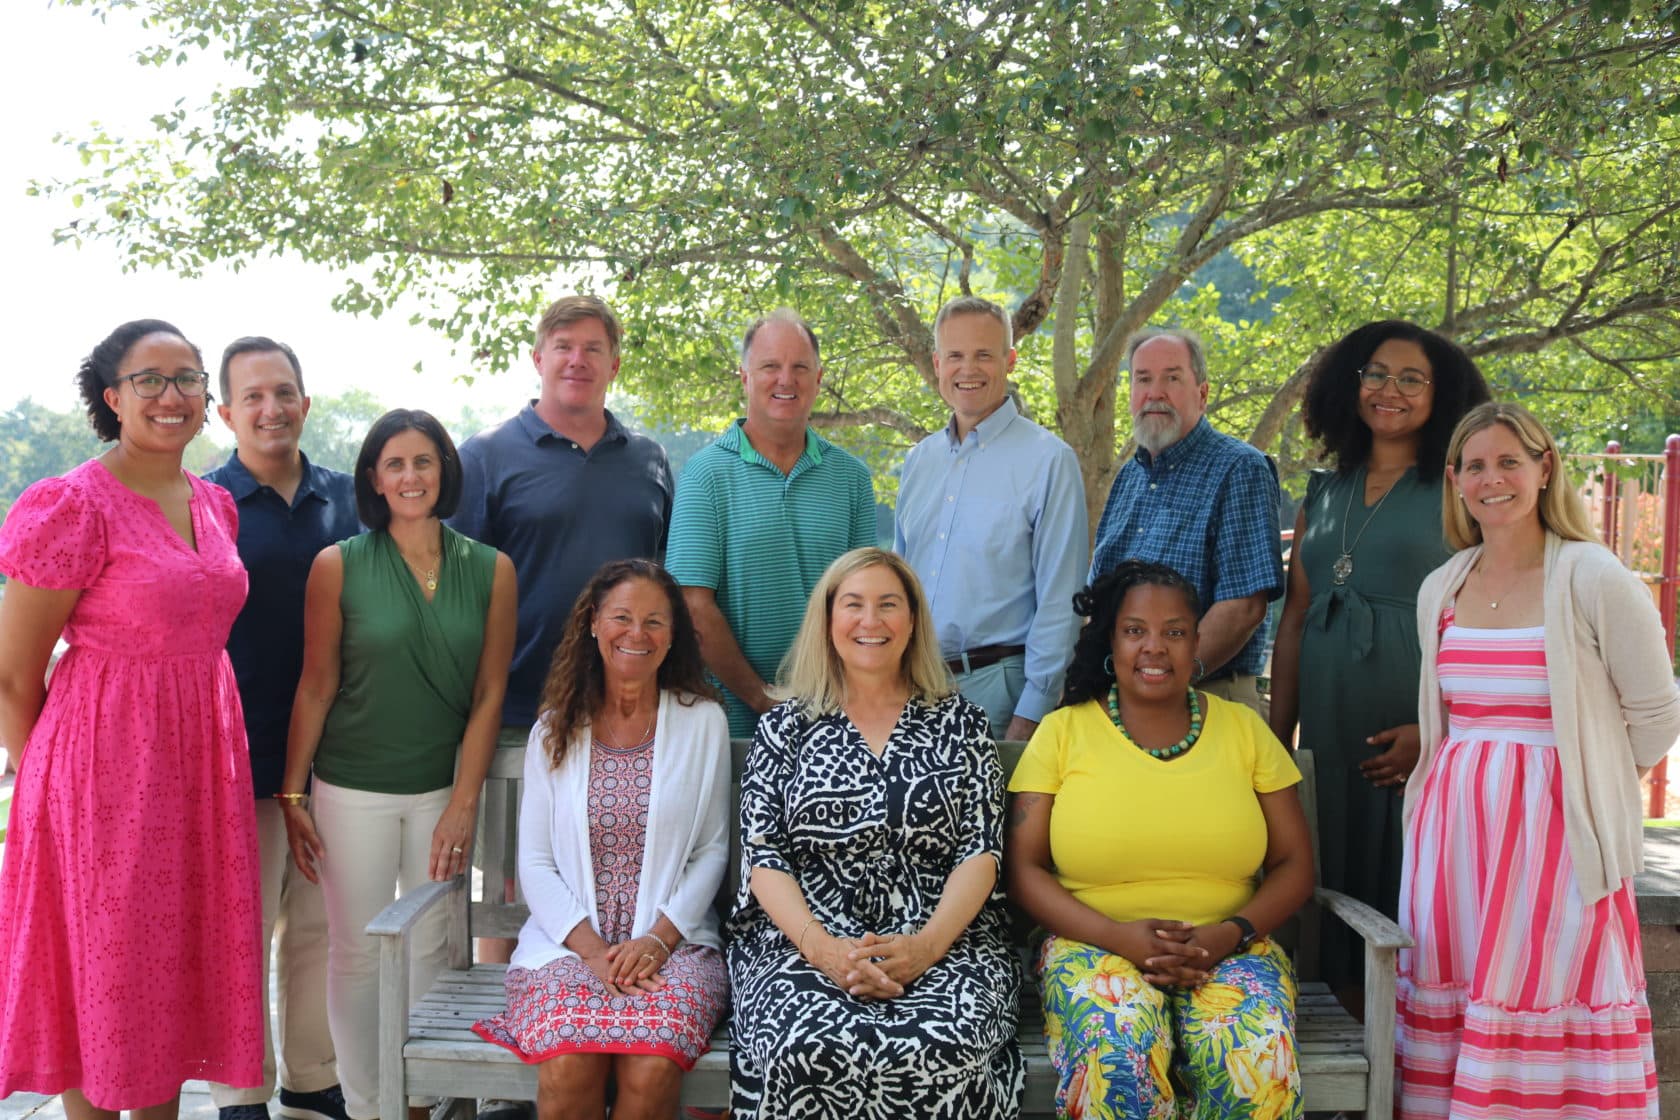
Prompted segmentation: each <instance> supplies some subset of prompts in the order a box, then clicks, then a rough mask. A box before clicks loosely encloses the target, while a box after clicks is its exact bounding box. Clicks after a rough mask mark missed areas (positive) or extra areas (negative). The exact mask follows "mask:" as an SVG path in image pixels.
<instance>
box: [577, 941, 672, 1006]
mask: <svg viewBox="0 0 1680 1120" xmlns="http://www.w3.org/2000/svg"><path fill="white" fill-rule="evenodd" d="M578 956H579V957H581V958H582V960H583V963H584V964H586V965H588V966H589V971H591V972H593V973H594V974H595V979H597V980H599V981H600V982H601V986H602V987H604V988H606V989H607V994H608V995H614V996H624V995H629V994H630V993H632V992H635V991H643V992H657V991H658V990H659V989H661V988H663V987H664V986H665V977H664V976H662V975H660V971H661V970H662V969H663V968H664V967H665V962H666V961H667V960H668V959H670V953H669V952H668V951H667V950H666V948H665V943H664V942H663V941H661V940H659V938H657V937H655V936H654V935H653V934H651V933H644V934H642V936H640V937H632V938H630V940H628V941H620V942H618V943H617V944H616V945H608V944H606V943H605V942H602V943H601V946H600V948H598V949H595V950H594V951H592V952H585V953H579V954H578Z"/></svg>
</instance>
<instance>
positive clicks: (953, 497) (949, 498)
mask: <svg viewBox="0 0 1680 1120" xmlns="http://www.w3.org/2000/svg"><path fill="white" fill-rule="evenodd" d="M945 500H946V501H947V502H954V501H956V500H957V496H956V495H955V494H947V495H945Z"/></svg>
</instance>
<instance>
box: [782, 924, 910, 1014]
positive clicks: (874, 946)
mask: <svg viewBox="0 0 1680 1120" xmlns="http://www.w3.org/2000/svg"><path fill="white" fill-rule="evenodd" d="M808 940H809V941H810V942H811V945H810V950H811V952H810V956H809V957H808V958H807V959H808V960H810V962H811V963H812V964H814V965H816V966H817V967H818V968H819V969H821V970H822V972H823V974H824V975H825V976H827V977H828V978H829V979H830V980H832V981H834V982H835V983H836V984H838V985H839V986H840V987H841V988H843V989H845V991H847V992H848V993H850V994H851V995H853V996H855V997H857V998H858V999H897V998H898V997H899V996H901V995H903V994H904V992H905V990H906V989H907V988H908V987H909V986H910V984H911V983H912V982H913V981H914V980H915V979H916V978H917V977H918V976H920V975H921V974H922V973H924V972H926V971H927V970H928V969H929V968H930V967H931V966H932V965H933V963H934V962H935V961H936V960H938V959H939V957H940V956H942V955H943V954H940V953H938V952H936V951H935V950H934V947H933V945H932V944H930V943H929V940H928V938H927V937H926V936H925V935H924V934H921V933H889V934H885V935H882V934H878V933H865V934H864V935H863V936H862V937H858V938H844V937H835V936H833V935H831V934H830V933H829V932H828V931H827V930H822V931H820V932H819V931H816V930H813V931H812V932H811V935H810V937H809V938H808Z"/></svg>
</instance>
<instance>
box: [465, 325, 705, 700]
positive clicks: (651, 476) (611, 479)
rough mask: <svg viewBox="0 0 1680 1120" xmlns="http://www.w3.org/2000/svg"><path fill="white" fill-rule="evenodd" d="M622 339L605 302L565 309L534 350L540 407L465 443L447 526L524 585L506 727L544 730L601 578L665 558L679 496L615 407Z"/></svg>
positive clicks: (654, 449) (661, 457)
mask: <svg viewBox="0 0 1680 1120" xmlns="http://www.w3.org/2000/svg"><path fill="white" fill-rule="evenodd" d="M620 338H621V332H620V328H619V323H618V317H617V316H616V315H614V314H613V312H612V309H611V308H610V307H608V306H607V304H606V302H605V301H604V300H601V299H599V298H597V297H595V296H580V295H574V296H566V297H565V298H563V299H561V300H558V301H557V302H555V303H554V304H553V306H551V307H550V308H549V309H548V310H547V311H546V312H544V313H543V317H542V319H541V320H540V321H539V322H538V323H537V332H536V345H535V348H534V349H532V351H531V363H532V365H534V366H536V369H537V376H538V378H539V379H540V382H541V386H540V389H539V395H538V397H537V399H536V400H534V401H531V402H530V403H528V404H527V405H526V406H525V407H524V408H522V409H520V410H519V413H518V414H517V415H515V416H513V417H510V418H509V419H507V420H504V421H502V422H501V423H500V424H497V425H496V426H495V427H493V428H487V429H485V430H484V431H482V432H480V433H478V434H477V435H475V436H473V437H472V438H471V439H469V440H467V441H466V442H465V443H463V444H461V468H462V472H463V476H464V477H463V479H462V488H461V504H460V506H459V507H458V509H457V511H456V513H455V516H454V517H452V518H450V520H449V524H450V525H451V526H452V527H453V528H455V529H456V530H457V531H459V532H462V533H465V534H466V535H467V536H469V537H472V538H474V539H475V540H480V541H483V542H484V543H485V544H488V545H494V546H495V547H496V548H499V549H501V550H502V551H503V552H505V553H507V555H508V558H509V559H510V560H512V561H513V568H514V571H515V573H517V574H518V576H519V636H518V639H517V641H516V644H515V646H514V653H513V666H512V668H510V669H509V670H508V686H507V699H506V701H505V702H504V703H503V705H502V723H503V724H504V725H505V726H509V727H520V728H523V729H527V730H528V729H529V728H530V726H531V724H532V723H534V722H536V718H537V700H538V698H539V697H540V696H541V695H542V686H543V681H544V679H545V678H546V677H547V676H548V663H549V662H550V661H551V660H553V658H554V647H555V646H557V645H559V644H560V636H561V634H562V633H563V632H564V631H565V629H566V619H567V618H569V617H570V616H571V612H572V603H573V601H574V600H575V599H576V598H577V596H578V592H579V591H581V590H582V589H583V585H584V584H585V583H587V582H588V581H589V577H590V576H592V575H594V574H595V571H596V569H598V568H599V567H600V566H601V565H602V564H605V563H606V562H607V561H609V560H623V559H628V558H643V559H650V560H657V559H659V558H660V556H661V555H662V554H663V553H664V551H665V528H666V525H667V524H668V523H669V521H670V519H671V495H672V492H673V490H674V487H673V486H672V483H671V467H670V464H669V463H668V462H667V461H666V459H665V449H664V448H663V447H660V446H659V444H657V443H655V442H654V441H653V440H651V439H649V438H648V437H647V436H644V435H640V434H638V433H636V432H632V431H630V430H629V429H628V428H626V427H625V426H624V425H623V424H622V423H620V422H619V419H618V417H616V416H614V415H613V414H612V413H611V412H609V411H608V410H607V389H608V387H609V386H611V385H612V383H613V379H614V378H616V377H617V376H618V362H619V355H618V349H619V341H620Z"/></svg>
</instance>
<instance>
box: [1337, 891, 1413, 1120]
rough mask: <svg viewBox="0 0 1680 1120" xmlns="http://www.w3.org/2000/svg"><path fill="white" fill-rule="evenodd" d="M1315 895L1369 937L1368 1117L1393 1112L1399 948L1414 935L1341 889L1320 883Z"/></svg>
mask: <svg viewBox="0 0 1680 1120" xmlns="http://www.w3.org/2000/svg"><path fill="white" fill-rule="evenodd" d="M1313 901H1314V902H1316V903H1318V905H1319V906H1321V907H1323V908H1324V909H1326V910H1328V911H1330V913H1332V914H1334V915H1335V916H1336V917H1337V918H1339V919H1341V921H1342V922H1343V923H1345V924H1346V925H1347V927H1348V928H1349V929H1351V930H1353V932H1355V933H1357V934H1358V935H1359V936H1360V937H1361V938H1363V939H1364V941H1365V1057H1366V1059H1367V1060H1368V1061H1369V1062H1370V1064H1371V1065H1370V1072H1369V1074H1368V1075H1367V1076H1366V1079H1365V1120H1389V1118H1390V1117H1392V1116H1393V1115H1394V1011H1395V989H1396V980H1397V976H1396V971H1397V969H1396V964H1397V960H1396V958H1397V956H1398V953H1399V950H1401V949H1409V948H1411V947H1412V944H1413V942H1412V939H1411V938H1410V937H1409V936H1407V934H1406V931H1404V930H1402V929H1401V928H1400V927H1399V926H1398V925H1397V924H1396V923H1395V922H1394V921H1393V920H1391V919H1390V918H1388V917H1387V916H1386V915H1384V914H1382V913H1381V912H1379V911H1377V910H1374V909H1372V908H1371V907H1369V906H1367V905H1365V904H1364V903H1363V902H1360V901H1359V900H1358V899H1355V898H1349V897H1348V896H1347V895H1345V894H1343V893H1342V892H1341V891H1333V890H1330V889H1329V888H1328V887H1319V888H1317V889H1316V890H1314V891H1313Z"/></svg>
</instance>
